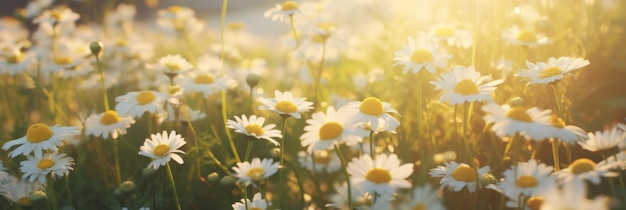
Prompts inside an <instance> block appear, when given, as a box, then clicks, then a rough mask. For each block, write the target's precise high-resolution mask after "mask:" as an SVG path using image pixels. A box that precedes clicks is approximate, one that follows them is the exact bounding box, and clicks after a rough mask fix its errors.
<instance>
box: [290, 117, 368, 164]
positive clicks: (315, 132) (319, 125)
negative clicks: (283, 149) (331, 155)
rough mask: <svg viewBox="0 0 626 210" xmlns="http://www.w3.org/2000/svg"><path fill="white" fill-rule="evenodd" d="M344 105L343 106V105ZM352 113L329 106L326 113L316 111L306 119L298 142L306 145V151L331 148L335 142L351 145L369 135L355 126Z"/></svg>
mask: <svg viewBox="0 0 626 210" xmlns="http://www.w3.org/2000/svg"><path fill="white" fill-rule="evenodd" d="M344 107H345V106H344ZM353 113H354V112H352V111H350V110H346V109H345V108H343V107H342V108H341V109H339V110H337V111H335V108H334V107H332V106H329V107H328V108H327V109H326V114H324V113H323V112H316V113H314V114H313V115H312V116H311V117H312V119H308V120H307V121H306V122H307V126H305V127H304V131H305V133H304V134H302V135H301V136H300V140H301V142H300V144H301V145H302V146H303V147H308V148H307V151H308V152H309V153H310V152H313V151H317V150H322V149H326V150H328V149H332V148H333V147H334V145H335V144H340V143H344V142H345V143H346V144H348V145H353V144H356V143H358V142H361V141H362V140H363V137H365V136H367V135H369V132H367V131H366V130H363V129H360V128H358V127H357V126H355V123H354V119H353V118H354V117H353Z"/></svg>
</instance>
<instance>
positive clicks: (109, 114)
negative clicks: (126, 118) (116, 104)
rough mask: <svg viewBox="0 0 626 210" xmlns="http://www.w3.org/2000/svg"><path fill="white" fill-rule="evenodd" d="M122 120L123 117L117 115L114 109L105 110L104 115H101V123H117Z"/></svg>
mask: <svg viewBox="0 0 626 210" xmlns="http://www.w3.org/2000/svg"><path fill="white" fill-rule="evenodd" d="M120 120H122V118H121V117H120V116H119V115H117V112H116V111H113V110H109V111H106V112H104V114H102V117H100V123H101V124H103V125H111V124H115V123H117V122H119V121H120Z"/></svg>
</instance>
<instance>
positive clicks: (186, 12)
mask: <svg viewBox="0 0 626 210" xmlns="http://www.w3.org/2000/svg"><path fill="white" fill-rule="evenodd" d="M195 14H196V12H195V11H194V10H193V9H190V8H189V7H181V6H169V7H167V9H161V10H159V11H158V12H157V15H158V16H159V17H161V18H167V19H186V18H191V17H193V16H195Z"/></svg>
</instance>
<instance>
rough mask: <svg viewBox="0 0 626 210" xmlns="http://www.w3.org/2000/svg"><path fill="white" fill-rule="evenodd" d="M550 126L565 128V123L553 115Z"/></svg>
mask: <svg viewBox="0 0 626 210" xmlns="http://www.w3.org/2000/svg"><path fill="white" fill-rule="evenodd" d="M550 124H552V126H554V127H557V128H565V122H563V119H561V118H560V117H559V116H557V115H555V114H553V115H552V117H551V118H550Z"/></svg>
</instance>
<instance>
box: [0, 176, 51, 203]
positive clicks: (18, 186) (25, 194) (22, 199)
mask: <svg viewBox="0 0 626 210" xmlns="http://www.w3.org/2000/svg"><path fill="white" fill-rule="evenodd" d="M43 189H44V187H43V186H42V185H41V184H39V183H37V182H29V181H28V180H26V179H22V180H20V181H16V182H13V183H9V184H6V185H2V187H1V188H0V195H2V196H4V197H5V198H7V200H9V201H10V202H11V203H15V204H17V205H20V206H23V207H29V206H31V205H32V204H31V200H30V195H31V194H32V193H33V192H35V191H38V190H43Z"/></svg>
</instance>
